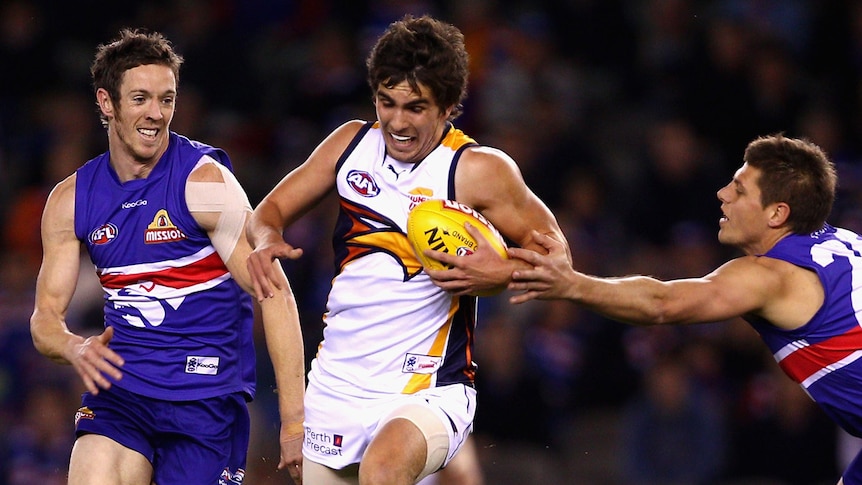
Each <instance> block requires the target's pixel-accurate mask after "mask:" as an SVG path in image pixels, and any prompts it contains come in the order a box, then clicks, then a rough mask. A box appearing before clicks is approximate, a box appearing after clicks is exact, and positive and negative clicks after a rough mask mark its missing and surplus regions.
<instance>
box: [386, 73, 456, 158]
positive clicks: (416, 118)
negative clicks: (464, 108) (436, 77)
mask: <svg viewBox="0 0 862 485" xmlns="http://www.w3.org/2000/svg"><path fill="white" fill-rule="evenodd" d="M419 89H420V91H421V92H418V93H417V92H415V91H413V89H411V88H410V85H409V84H408V83H407V81H403V82H401V83H399V84H397V85H395V86H393V87H392V88H387V87H386V86H383V85H382V84H381V85H380V86H378V87H377V93H376V95H375V96H374V105H375V107H376V109H377V120H378V121H379V122H380V128H381V130H382V131H383V140H384V142H385V143H386V151H387V153H388V154H389V156H391V157H392V158H394V159H396V160H398V161H400V162H408V163H416V162H419V161H421V160H422V159H423V158H425V157H426V156H427V155H428V154H429V153H431V151H432V150H433V149H434V148H435V147H436V146H437V144H438V143H440V139H441V137H442V136H443V130H444V129H445V128H446V120H447V119H448V118H449V113H450V112H451V108H449V109H446V110H442V109H441V108H440V107H438V106H437V105H436V104H435V103H434V101H433V99H432V98H431V96H430V95H431V90H430V89H429V88H428V87H427V86H424V85H422V84H420V85H419Z"/></svg>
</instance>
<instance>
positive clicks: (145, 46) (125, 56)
mask: <svg viewBox="0 0 862 485" xmlns="http://www.w3.org/2000/svg"><path fill="white" fill-rule="evenodd" d="M149 64H159V65H163V66H167V67H170V68H171V70H172V71H173V72H174V78H175V79H176V80H177V83H179V80H180V66H181V65H182V64H183V58H182V56H180V55H179V54H177V53H176V52H174V49H173V47H172V46H171V43H170V41H168V40H167V39H166V38H165V37H164V36H163V35H162V34H160V33H158V32H146V31H143V30H140V29H134V30H133V29H122V30H120V34H119V36H118V37H117V38H116V39H114V40H112V41H111V42H110V43H108V44H102V45H99V46H98V47H97V48H96V58H95V59H94V60H93V64H92V65H91V66H90V74H91V75H92V78H93V91H94V92H95V91H98V90H99V89H104V90H105V91H107V92H108V95H109V96H110V97H111V100H112V101H113V102H115V103H116V102H118V101H119V99H120V84H121V83H122V82H123V74H125V73H126V71H128V70H129V69H133V68H135V67H138V66H144V65H149ZM99 116H100V117H101V120H102V124H103V125H105V126H107V123H108V120H107V119H106V118H105V117H104V115H102V114H101V112H100V114H99Z"/></svg>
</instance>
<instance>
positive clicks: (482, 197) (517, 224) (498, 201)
mask: <svg viewBox="0 0 862 485" xmlns="http://www.w3.org/2000/svg"><path fill="white" fill-rule="evenodd" d="M455 175H456V178H455V184H456V187H455V188H456V193H455V195H456V198H457V199H458V200H459V201H462V202H464V203H466V204H467V205H469V206H471V207H473V208H476V209H478V210H479V211H480V212H481V213H482V214H483V215H484V216H485V217H487V218H488V220H490V221H491V222H492V223H493V224H494V226H495V227H496V228H497V229H498V230H499V231H500V232H501V233H502V234H503V235H504V236H506V238H507V239H509V240H510V241H512V242H514V243H515V244H516V245H518V246H521V247H523V248H527V249H532V250H535V251H538V250H541V249H542V247H541V246H540V245H539V244H538V243H536V242H535V241H533V239H532V236H531V234H532V231H533V230H536V231H539V232H540V233H542V234H545V235H547V236H549V237H552V238H554V239H556V240H558V241H560V242H563V243H565V242H566V241H565V238H564V236H563V234H562V231H561V230H560V227H559V224H558V223H557V221H556V218H555V217H554V215H553V213H552V212H551V211H550V209H548V207H547V206H546V205H545V203H544V202H543V201H542V200H541V199H540V198H539V197H538V196H536V194H535V193H533V191H532V190H530V188H529V187H528V186H527V185H526V183H525V182H524V178H523V176H522V174H521V172H520V169H519V168H518V166H517V164H516V163H515V161H514V160H512V158H511V157H509V156H508V155H507V154H505V153H504V152H502V151H499V150H496V149H492V148H487V147H476V148H473V149H470V150H467V151H465V153H464V155H463V156H462V159H461V162H460V163H459V165H458V171H457V172H456V174H455Z"/></svg>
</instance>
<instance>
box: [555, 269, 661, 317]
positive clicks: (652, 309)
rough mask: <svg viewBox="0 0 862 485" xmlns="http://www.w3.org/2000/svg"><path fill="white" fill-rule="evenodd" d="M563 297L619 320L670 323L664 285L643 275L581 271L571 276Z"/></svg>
mask: <svg viewBox="0 0 862 485" xmlns="http://www.w3.org/2000/svg"><path fill="white" fill-rule="evenodd" d="M571 279H572V281H571V284H570V285H569V292H568V295H566V297H567V298H569V299H571V300H572V301H575V302H577V303H579V304H580V305H582V306H584V307H585V308H588V309H590V310H592V311H594V312H596V313H600V314H602V315H604V316H606V317H608V318H611V319H613V320H617V321H620V322H623V323H629V324H634V325H660V324H663V323H671V320H672V317H671V314H670V310H669V307H668V304H667V302H668V301H669V299H668V287H667V285H666V284H665V283H664V282H662V281H659V280H657V279H654V278H650V277H647V276H630V277H623V278H597V277H593V276H587V275H584V274H582V273H575V274H573V275H572V277H571Z"/></svg>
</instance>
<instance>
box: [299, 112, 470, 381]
mask: <svg viewBox="0 0 862 485" xmlns="http://www.w3.org/2000/svg"><path fill="white" fill-rule="evenodd" d="M471 145H475V141H474V140H473V139H471V138H470V137H468V136H466V135H465V134H464V133H463V132H461V131H460V130H457V129H455V128H454V127H453V126H452V125H451V124H450V125H449V126H448V127H447V130H446V132H445V135H444V137H443V139H442V140H441V142H440V144H439V145H438V146H437V147H436V148H435V149H434V150H433V151H432V152H431V153H430V154H429V155H428V156H427V157H426V158H425V159H424V160H422V161H421V162H419V163H416V164H413V163H403V162H399V161H397V160H394V159H392V158H391V157H389V156H387V155H386V146H385V144H384V142H383V137H382V134H381V131H380V128H379V124H378V123H368V124H367V125H366V126H364V127H363V128H362V129H361V130H360V131H359V133H358V134H357V135H356V137H355V139H354V140H353V142H352V143H351V144H350V146H349V147H348V148H347V150H346V151H345V153H344V154H342V156H341V158H340V159H339V161H338V163H337V165H336V179H337V182H336V186H337V190H338V194H339V198H340V211H339V215H338V221H337V223H336V227H335V237H334V238H333V241H334V246H335V247H334V249H335V263H336V276H335V278H334V279H333V281H332V289H331V291H330V293H329V298H328V301H327V308H326V313H325V315H324V322H325V324H326V325H325V328H324V332H323V342H322V343H321V345H320V347H319V349H318V353H317V356H316V357H315V359H314V361H313V363H312V370H311V373H310V374H309V380H313V381H315V382H316V383H317V384H318V385H322V386H325V387H328V388H330V389H332V390H334V391H336V392H340V393H345V394H348V395H352V396H374V395H375V394H379V393H384V394H392V393H404V394H412V393H414V392H416V391H418V390H420V389H427V388H430V387H435V386H443V385H447V384H454V383H463V384H468V385H472V382H473V376H474V371H475V365H474V363H473V360H472V353H473V331H474V328H475V320H476V297H452V296H451V295H449V294H447V293H446V292H445V291H443V290H441V289H440V288H438V287H437V286H436V285H434V284H433V283H432V282H431V280H430V278H429V277H428V276H427V275H426V274H425V273H424V272H423V271H422V266H421V264H420V263H419V260H418V259H417V258H416V256H415V254H414V253H413V250H412V248H411V246H410V243H409V242H408V240H407V236H406V227H407V214H408V213H409V212H410V209H411V208H413V207H414V206H415V205H416V204H418V203H419V202H422V201H424V200H426V199H431V198H437V199H455V198H456V196H457V194H455V193H454V174H455V167H456V165H457V163H458V159H459V157H460V154H461V152H462V150H463V149H464V148H466V147H468V146H471Z"/></svg>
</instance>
